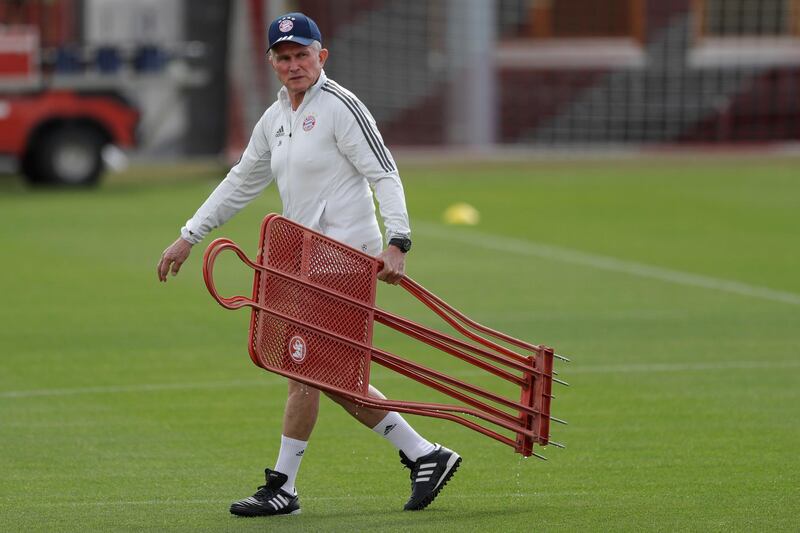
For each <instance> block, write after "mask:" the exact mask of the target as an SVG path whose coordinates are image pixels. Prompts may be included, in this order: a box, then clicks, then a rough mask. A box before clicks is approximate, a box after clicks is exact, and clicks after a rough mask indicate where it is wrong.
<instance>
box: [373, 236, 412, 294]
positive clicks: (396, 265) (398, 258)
mask: <svg viewBox="0 0 800 533" xmlns="http://www.w3.org/2000/svg"><path fill="white" fill-rule="evenodd" d="M378 259H380V260H381V261H383V270H381V271H380V272H378V279H379V280H381V281H385V282H386V283H390V284H391V285H397V284H398V283H400V280H401V279H403V275H404V274H405V272H406V254H404V253H403V252H401V251H400V248H398V247H397V246H394V245H391V244H390V245H389V246H387V247H386V249H385V250H384V251H382V252H381V253H380V254H378Z"/></svg>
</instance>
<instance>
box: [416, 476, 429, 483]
mask: <svg viewBox="0 0 800 533" xmlns="http://www.w3.org/2000/svg"><path fill="white" fill-rule="evenodd" d="M429 479H430V477H418V478H417V481H416V482H417V483H422V482H423V481H428V480H429Z"/></svg>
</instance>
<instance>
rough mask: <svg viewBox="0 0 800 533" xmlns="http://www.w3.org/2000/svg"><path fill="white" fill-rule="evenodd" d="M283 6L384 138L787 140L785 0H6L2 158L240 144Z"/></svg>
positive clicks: (266, 96) (412, 141)
mask: <svg viewBox="0 0 800 533" xmlns="http://www.w3.org/2000/svg"><path fill="white" fill-rule="evenodd" d="M291 10H300V11H303V12H305V13H308V14H311V15H312V16H313V17H314V18H315V19H316V21H317V22H318V23H319V26H320V28H321V31H322V34H323V37H324V40H325V43H324V45H325V46H326V47H328V48H329V49H330V50H331V58H330V61H329V63H328V66H327V69H326V70H327V72H328V74H329V76H331V77H333V78H334V79H336V80H337V81H339V82H340V83H341V84H343V85H344V86H346V87H348V88H350V89H351V90H353V91H354V92H355V93H356V94H358V95H359V96H360V97H361V98H362V100H363V101H364V102H365V103H366V104H367V106H368V107H369V108H370V110H371V111H372V113H373V115H374V116H375V118H376V119H377V121H378V123H379V126H380V128H381V131H382V133H383V135H384V137H385V138H386V141H387V142H388V144H389V145H390V146H391V147H393V148H394V149H397V148H398V147H423V148H433V149H440V148H458V147H466V148H468V149H469V150H470V151H471V152H472V151H474V150H475V149H482V150H492V149H496V148H498V147H503V148H513V149H515V150H517V151H522V152H525V151H529V150H551V149H553V148H556V147H557V148H569V149H571V150H573V151H575V150H578V151H580V150H584V149H605V148H620V147H625V148H630V147H636V148H638V147H642V146H652V145H657V146H665V145H666V146H676V145H678V146H685V145H689V146H701V147H708V146H709V145H714V146H717V145H722V146H726V145H730V144H732V143H747V144H749V145H752V144H756V143H757V144H758V145H769V144H770V143H787V142H796V141H798V140H799V139H800V1H798V0H674V1H666V0H440V1H435V2H429V1H425V0H339V1H336V2H328V1H327V0H296V1H290V0H233V1H226V0H202V1H201V0H137V1H127V0H3V1H2V2H0V23H1V24H0V152H2V153H4V154H5V155H6V158H5V167H4V168H6V169H7V170H12V171H13V170H22V171H23V172H25V173H26V174H28V175H29V177H30V178H31V179H33V180H34V181H39V182H48V181H59V182H69V183H78V182H81V183H83V182H94V181H96V179H97V176H98V175H99V172H100V167H101V166H109V165H110V166H111V167H112V168H115V167H117V166H120V165H123V164H124V161H125V158H124V154H128V155H131V154H132V155H134V156H135V157H136V158H140V159H145V160H148V159H159V158H160V159H164V158H172V159H174V158H181V157H189V156H191V157H196V156H213V157H216V156H220V155H222V156H224V157H225V160H226V161H227V162H233V161H235V160H236V159H237V158H238V155H239V153H240V152H241V150H242V148H243V146H244V144H245V143H246V140H247V139H248V137H249V133H250V131H251V129H252V126H253V125H254V124H255V122H256V120H257V119H258V117H260V115H261V114H262V112H263V110H264V109H265V108H266V107H267V106H268V105H269V104H270V103H271V102H272V101H273V100H274V97H275V92H276V91H277V89H278V88H279V87H278V86H277V85H276V82H275V80H274V77H273V74H272V72H271V70H270V68H269V66H268V64H267V62H266V60H265V55H264V53H265V49H266V34H265V30H266V27H267V25H268V24H269V21H270V20H271V19H272V18H274V17H275V16H277V15H279V14H281V13H285V12H287V11H291ZM66 126H69V128H70V130H71V131H70V133H69V134H62V135H60V136H59V135H58V134H56V133H55V130H56V129H57V128H56V127H58V128H61V129H63V128H65V127H66ZM68 140H69V141H70V142H69V143H68V142H67V141H68ZM79 141H80V142H79ZM66 145H69V146H66ZM62 146H66V147H65V148H63V149H59V147H62ZM118 148H122V149H123V150H125V152H120V151H119V150H117V149H118ZM59 154H60V155H59ZM82 154H83V159H81V155H82ZM92 154H94V155H92ZM43 159H46V160H50V159H52V160H53V162H52V163H51V164H48V163H47V162H43V161H42V160H43Z"/></svg>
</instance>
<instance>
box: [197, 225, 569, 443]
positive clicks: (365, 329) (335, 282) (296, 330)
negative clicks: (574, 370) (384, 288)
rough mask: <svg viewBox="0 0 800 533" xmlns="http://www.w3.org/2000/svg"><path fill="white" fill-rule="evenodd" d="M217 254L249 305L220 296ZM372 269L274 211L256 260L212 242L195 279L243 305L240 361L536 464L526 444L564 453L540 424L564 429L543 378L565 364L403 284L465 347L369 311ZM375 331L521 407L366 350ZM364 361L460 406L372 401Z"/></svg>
mask: <svg viewBox="0 0 800 533" xmlns="http://www.w3.org/2000/svg"><path fill="white" fill-rule="evenodd" d="M224 250H232V251H233V252H235V253H236V254H237V255H238V256H239V258H240V259H241V260H242V261H244V262H245V264H247V265H248V266H250V267H251V268H252V269H253V270H255V276H254V281H253V294H252V297H251V298H247V297H245V296H233V297H230V298H224V297H222V296H220V295H219V294H218V292H217V290H216V287H215V285H214V278H213V267H214V261H215V260H216V258H217V256H218V255H219V254H220V253H221V252H223V251H224ZM381 269H382V264H381V262H380V261H379V260H378V259H376V258H374V257H372V256H369V255H367V254H365V253H362V252H360V251H358V250H356V249H354V248H351V247H349V246H346V245H344V244H342V243H340V242H337V241H335V240H333V239H330V238H328V237H326V236H324V235H322V234H320V233H317V232H315V231H312V230H310V229H308V228H305V227H303V226H301V225H299V224H296V223H294V222H291V221H290V220H288V219H286V218H283V217H281V216H278V215H275V214H272V215H268V216H267V217H266V218H265V219H264V222H263V223H262V226H261V237H260V240H259V251H258V257H257V259H256V261H255V262H254V261H251V260H250V259H249V258H248V257H247V256H246V255H245V254H244V252H243V251H242V250H241V249H240V248H239V247H238V246H237V245H236V244H235V243H233V242H232V241H231V240H229V239H217V240H215V241H213V242H212V243H211V244H210V245H209V246H208V248H207V249H206V252H205V255H204V258H203V277H204V279H205V282H206V286H207V287H208V290H209V292H210V293H211V295H212V296H213V297H214V298H215V299H216V300H217V302H219V303H220V305H222V306H223V307H225V308H228V309H239V308H241V307H245V306H247V307H252V308H253V312H252V314H251V319H250V343H249V352H250V357H251V359H252V360H253V362H254V363H255V364H256V365H258V366H260V367H262V368H264V369H266V370H269V371H271V372H275V373H277V374H280V375H283V376H286V377H288V378H291V379H294V380H297V381H300V382H303V383H306V384H308V385H311V386H313V387H315V388H318V389H321V390H324V391H327V392H330V393H333V394H336V395H339V396H342V397H344V398H347V399H350V400H351V401H353V402H356V403H358V404H360V405H363V406H366V407H372V408H376V409H387V410H392V411H400V412H404V413H410V414H417V415H424V416H431V417H436V418H442V419H445V420H452V421H453V422H457V423H459V424H461V425H463V426H466V427H468V428H470V429H473V430H475V431H477V432H479V433H482V434H484V435H486V436H489V437H491V438H493V439H496V440H498V441H500V442H502V443H504V444H507V445H509V446H511V447H513V448H514V450H515V451H517V452H519V453H521V454H522V455H524V456H530V455H535V456H537V457H540V458H542V459H544V457H542V456H541V455H539V454H536V453H534V452H533V445H534V444H539V445H540V446H546V445H548V444H552V445H554V446H557V447H563V445H561V444H558V443H556V442H553V441H551V440H550V421H551V420H553V421H555V422H562V423H565V422H564V421H563V420H560V419H557V418H555V417H551V416H550V403H551V401H552V398H553V396H552V394H551V388H552V384H553V382H556V383H562V384H564V385H566V383H564V382H563V381H560V380H558V379H556V378H554V377H553V374H554V372H553V359H554V358H558V359H563V360H565V361H568V359H566V358H564V357H561V356H559V355H556V354H554V352H553V349H552V348H549V347H547V346H539V345H534V344H530V343H527V342H524V341H521V340H518V339H515V338H513V337H511V336H509V335H506V334H504V333H500V332H498V331H494V330H492V329H489V328H487V327H485V326H482V325H480V324H478V323H477V322H475V321H473V320H471V319H469V318H468V317H466V316H465V315H464V314H462V313H460V312H459V311H457V310H456V309H454V308H453V307H451V306H450V305H448V304H447V303H446V302H444V300H442V299H441V298H439V297H437V296H435V295H434V294H433V293H431V292H429V291H428V290H426V289H425V288H424V287H422V286H421V285H420V284H418V283H416V282H415V281H413V280H412V279H411V278H409V277H408V276H405V277H404V278H403V279H402V280H401V282H400V286H401V287H402V288H404V289H405V290H406V291H408V292H409V293H410V294H411V295H413V296H414V297H415V298H417V299H418V300H420V301H421V302H422V303H423V304H425V305H426V306H427V307H428V308H430V309H431V310H432V311H433V312H434V313H436V314H437V315H438V316H439V317H441V318H442V319H443V320H444V321H445V322H446V323H447V324H449V325H450V326H452V328H453V329H455V330H456V332H458V333H460V334H461V336H463V337H464V338H463V339H461V338H457V337H455V336H452V335H449V334H445V333H443V332H440V331H437V330H434V329H431V328H428V327H425V326H422V325H420V324H417V323H415V322H412V321H411V320H408V319H405V318H402V317H400V316H398V315H395V314H392V313H389V312H387V311H384V310H382V309H379V308H377V307H375V292H376V285H377V274H378V272H379V271H380V270H381ZM374 322H378V323H380V324H383V325H385V326H388V327H390V328H392V329H395V330H397V331H399V332H401V333H403V334H405V335H408V336H409V337H411V338H414V339H416V340H418V341H420V342H422V343H425V344H427V345H428V346H431V347H433V348H436V349H438V350H440V351H441V352H443V353H446V354H449V355H451V356H454V357H457V358H458V359H461V360H462V361H465V362H467V363H469V364H470V365H473V366H474V367H477V368H480V369H482V370H484V371H485V372H486V373H487V375H493V376H495V377H497V378H500V379H501V380H503V381H505V382H508V383H511V384H513V385H515V386H516V387H518V390H519V392H518V394H519V396H518V398H519V399H518V400H516V399H512V398H509V397H507V396H503V395H500V394H498V393H496V392H493V391H490V390H488V389H486V388H483V387H479V386H477V385H474V384H471V383H468V382H466V381H463V380H461V379H457V378H455V377H453V376H449V375H446V374H444V373H442V372H439V371H436V370H434V369H432V368H428V367H425V366H422V365H420V364H418V363H415V362H412V361H409V360H407V359H403V358H401V357H399V356H397V355H395V354H392V353H389V352H387V351H384V350H381V349H379V348H377V347H375V346H373V342H372V329H373V323H374ZM491 339H496V340H491ZM500 342H503V343H505V344H508V345H511V346H514V347H515V348H516V349H518V350H519V349H521V351H522V353H519V352H518V351H515V350H514V349H512V348H509V347H506V346H504V345H501V344H500ZM373 361H374V362H376V363H378V364H380V365H382V366H384V367H386V368H388V369H390V370H392V371H394V372H397V373H399V374H402V375H404V376H406V377H409V378H411V379H413V380H415V381H418V382H419V383H422V384H423V385H426V386H428V387H430V388H432V389H435V390H437V391H439V392H441V393H443V394H445V395H447V396H450V397H451V398H453V399H455V400H457V401H458V402H460V404H456V405H452V404H444V403H430V402H416V401H407V400H391V399H386V400H383V399H378V398H372V397H370V396H369V393H368V389H369V373H370V364H371V362H373ZM488 402H491V404H490V403H488ZM509 410H510V411H509ZM476 419H477V420H476ZM481 421H482V422H483V423H485V424H488V425H489V427H487V426H486V425H484V424H481V423H479V422H481ZM502 430H506V431H511V432H512V433H513V438H510V437H509V436H507V435H505V434H502V433H500V432H499V431H502Z"/></svg>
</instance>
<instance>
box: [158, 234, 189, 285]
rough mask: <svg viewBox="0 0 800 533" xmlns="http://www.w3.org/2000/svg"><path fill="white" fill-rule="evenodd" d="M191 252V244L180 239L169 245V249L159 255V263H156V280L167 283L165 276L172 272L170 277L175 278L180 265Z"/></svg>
mask: <svg viewBox="0 0 800 533" xmlns="http://www.w3.org/2000/svg"><path fill="white" fill-rule="evenodd" d="M191 251H192V243H190V242H189V241H185V240H183V239H182V238H180V237H178V239H177V240H176V241H175V242H173V243H172V244H170V245H169V248H167V249H166V250H164V253H162V254H161V261H159V262H158V279H159V280H160V281H164V282H166V281H167V274H168V273H169V272H170V270H171V271H172V275H173V276H176V275H177V274H178V271H179V270H180V269H181V265H182V264H183V262H184V261H186V258H187V257H189V253H190V252H191Z"/></svg>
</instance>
